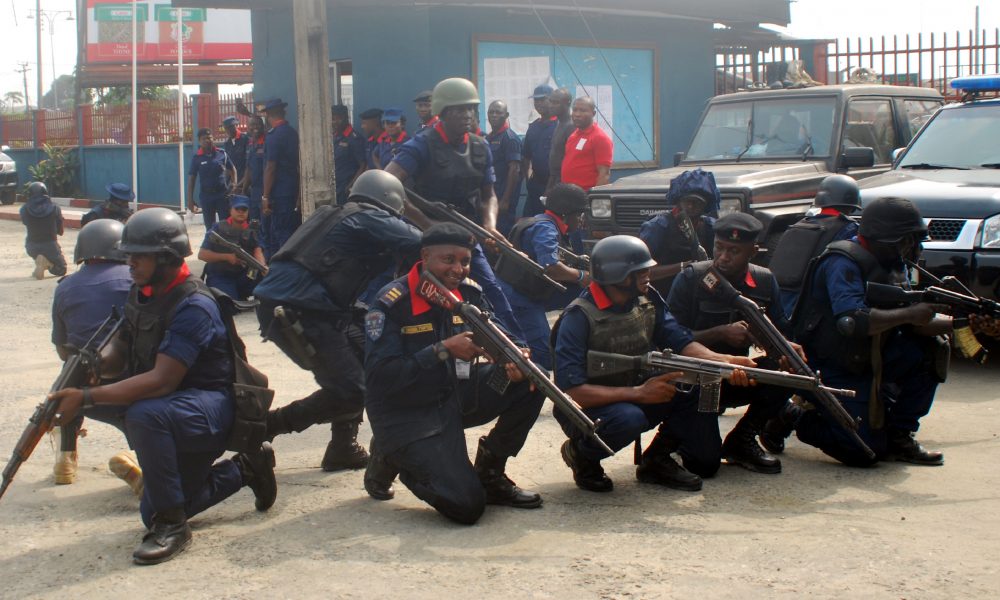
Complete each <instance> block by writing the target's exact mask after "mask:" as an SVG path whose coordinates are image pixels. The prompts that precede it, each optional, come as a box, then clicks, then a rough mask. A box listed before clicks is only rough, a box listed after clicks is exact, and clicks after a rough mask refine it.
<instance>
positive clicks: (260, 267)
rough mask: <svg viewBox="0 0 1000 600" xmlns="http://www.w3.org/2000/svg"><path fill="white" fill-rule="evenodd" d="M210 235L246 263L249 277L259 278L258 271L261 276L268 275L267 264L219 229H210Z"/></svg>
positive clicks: (213, 240)
mask: <svg viewBox="0 0 1000 600" xmlns="http://www.w3.org/2000/svg"><path fill="white" fill-rule="evenodd" d="M209 235H210V236H211V238H212V242H213V243H216V244H219V245H220V246H222V247H224V248H227V249H228V250H231V251H232V252H233V254H235V255H236V257H237V258H239V259H240V261H241V262H243V264H244V265H246V267H247V277H248V278H250V279H257V273H260V275H261V277H263V276H264V275H267V271H268V268H267V265H265V264H264V263H262V262H260V261H259V260H257V259H256V258H255V257H254V255H253V254H250V253H249V252H247V251H246V250H244V249H243V247H242V246H240V245H239V244H234V243H233V242H230V241H229V240H227V239H226V238H224V237H222V236H221V235H219V233H218V232H217V231H210V232H209Z"/></svg>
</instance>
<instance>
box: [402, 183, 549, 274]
mask: <svg viewBox="0 0 1000 600" xmlns="http://www.w3.org/2000/svg"><path fill="white" fill-rule="evenodd" d="M406 196H407V198H409V199H410V202H412V203H413V206H415V207H417V208H418V209H419V210H420V212H422V213H424V214H425V215H426V216H427V217H428V218H430V219H432V220H434V221H446V222H449V223H454V224H456V225H458V226H460V227H462V228H463V229H465V230H466V231H468V232H469V233H471V234H472V235H473V236H475V237H476V238H478V239H479V241H480V242H487V241H490V242H492V243H493V245H494V247H496V249H497V250H498V251H499V252H500V260H499V262H498V263H497V265H496V269H495V270H497V271H501V270H503V269H504V266H503V263H507V264H509V265H510V266H509V267H508V268H509V269H510V270H512V271H516V272H517V273H518V274H520V275H521V276H522V277H523V276H527V277H530V278H532V279H540V280H542V281H543V282H544V283H545V284H546V285H548V286H551V287H552V288H554V290H555V291H557V292H565V291H566V286H564V285H563V284H561V283H559V282H558V281H556V280H555V279H552V278H551V277H549V276H548V275H546V274H545V268H544V267H542V266H541V265H540V264H538V263H536V262H535V261H533V260H531V259H530V258H528V257H527V256H526V255H525V254H524V253H522V252H519V251H518V250H517V249H516V248H514V246H512V245H511V244H510V242H508V241H507V240H505V239H503V238H500V237H497V236H495V235H493V234H492V233H490V232H489V231H486V229H484V228H483V227H482V226H480V225H479V224H478V223H475V222H474V221H472V220H471V219H469V218H468V217H466V216H465V215H463V214H462V213H460V212H458V211H457V210H455V209H454V208H452V207H450V206H448V205H447V204H444V203H443V202H433V201H431V200H428V199H426V198H424V197H422V196H420V195H419V194H417V193H416V192H414V191H413V190H411V189H409V188H407V189H406ZM504 279H508V282H509V278H508V277H504Z"/></svg>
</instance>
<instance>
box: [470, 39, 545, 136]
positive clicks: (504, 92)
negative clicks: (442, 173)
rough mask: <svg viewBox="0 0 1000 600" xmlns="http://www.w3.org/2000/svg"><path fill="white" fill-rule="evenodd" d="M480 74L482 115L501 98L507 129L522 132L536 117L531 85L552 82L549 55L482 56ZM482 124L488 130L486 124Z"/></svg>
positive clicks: (522, 133) (533, 87)
mask: <svg viewBox="0 0 1000 600" xmlns="http://www.w3.org/2000/svg"><path fill="white" fill-rule="evenodd" d="M483 76H484V77H483V79H484V84H483V90H482V100H483V103H484V107H483V110H482V113H483V115H485V114H486V107H488V106H489V105H490V103H491V102H493V101H494V100H503V101H504V102H506V103H507V110H508V112H510V128H511V129H512V130H514V132H515V133H518V134H520V135H524V132H525V131H527V130H528V124H530V123H531V122H532V121H533V120H535V119H537V118H538V113H536V112H535V108H534V102H533V101H532V99H531V98H530V96H531V94H532V92H534V91H535V86H537V85H541V84H543V83H547V84H549V85H552V68H551V65H550V64H549V57H548V56H521V57H517V58H486V59H483ZM553 87H555V86H553ZM483 127H484V128H486V129H487V130H489V127H488V125H487V124H486V123H483Z"/></svg>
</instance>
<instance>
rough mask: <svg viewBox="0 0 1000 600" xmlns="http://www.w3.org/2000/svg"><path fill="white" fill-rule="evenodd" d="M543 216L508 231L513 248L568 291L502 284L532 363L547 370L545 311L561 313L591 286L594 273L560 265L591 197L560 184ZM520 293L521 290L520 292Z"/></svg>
mask: <svg viewBox="0 0 1000 600" xmlns="http://www.w3.org/2000/svg"><path fill="white" fill-rule="evenodd" d="M545 206H546V210H545V212H544V213H542V214H539V215H535V216H534V217H531V218H528V219H522V220H521V221H519V222H518V223H517V225H515V226H514V229H512V230H511V232H510V243H511V244H513V245H514V247H515V248H517V249H518V250H520V251H521V252H524V253H525V254H527V255H528V257H530V258H531V260H533V261H535V262H537V263H538V264H539V265H541V266H542V267H544V268H545V274H546V275H548V276H549V277H551V278H552V279H555V280H556V281H558V282H560V283H563V284H564V285H565V286H566V288H567V290H566V292H565V293H562V294H558V293H557V294H553V293H552V290H551V288H549V287H548V286H545V287H532V286H531V285H530V284H529V285H524V284H517V282H513V285H512V282H507V281H504V280H503V279H501V280H500V285H501V287H503V291H504V294H505V295H506V296H507V299H508V300H510V306H511V308H512V309H513V310H514V311H515V312H516V313H517V321H518V323H520V324H521V329H522V330H523V331H524V337H525V342H527V343H528V347H529V348H531V359H532V360H533V361H534V362H535V363H537V364H538V365H541V366H542V367H543V368H545V369H551V368H552V353H551V351H550V350H549V337H550V333H549V321H548V318H547V317H546V316H545V311H547V310H561V309H562V308H564V307H565V306H566V305H567V304H569V303H570V302H571V301H572V300H573V299H574V298H576V297H577V296H579V295H580V291H581V290H580V288H581V287H587V286H588V285H590V274H589V273H588V272H587V271H584V270H582V269H576V268H573V267H570V266H567V265H566V264H565V263H563V262H561V260H560V257H559V248H560V246H561V247H563V248H568V247H569V234H570V233H572V232H574V231H577V230H578V229H580V227H581V226H582V225H583V213H584V211H586V210H587V193H586V192H584V191H583V188H581V187H580V186H577V185H573V184H571V183H560V184H556V186H555V188H553V189H552V192H551V193H550V194H549V196H548V198H547V200H546V202H545ZM518 288H520V289H518Z"/></svg>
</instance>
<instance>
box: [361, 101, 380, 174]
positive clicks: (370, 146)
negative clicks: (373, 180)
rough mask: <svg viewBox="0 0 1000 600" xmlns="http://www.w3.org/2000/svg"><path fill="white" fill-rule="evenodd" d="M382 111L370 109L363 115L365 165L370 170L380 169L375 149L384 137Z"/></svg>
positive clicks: (362, 131) (362, 130)
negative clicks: (376, 161) (376, 162)
mask: <svg viewBox="0 0 1000 600" xmlns="http://www.w3.org/2000/svg"><path fill="white" fill-rule="evenodd" d="M383 132H384V130H383V129H382V109H381V108H369V109H368V110H366V111H365V112H363V113H361V133H362V134H363V136H364V138H365V165H366V166H367V167H368V168H369V169H378V168H380V167H379V166H378V165H376V164H375V147H376V146H378V141H379V138H381V137H382V133H383Z"/></svg>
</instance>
